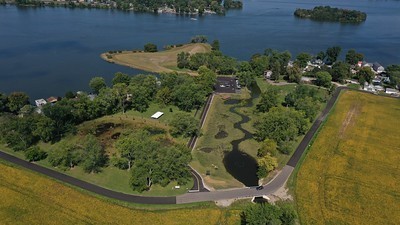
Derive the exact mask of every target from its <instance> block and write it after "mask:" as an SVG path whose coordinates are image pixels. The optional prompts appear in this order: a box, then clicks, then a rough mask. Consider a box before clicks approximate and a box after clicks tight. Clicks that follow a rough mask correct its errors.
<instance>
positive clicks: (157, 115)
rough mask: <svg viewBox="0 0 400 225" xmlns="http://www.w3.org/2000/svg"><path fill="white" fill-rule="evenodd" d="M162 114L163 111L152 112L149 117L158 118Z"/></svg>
mask: <svg viewBox="0 0 400 225" xmlns="http://www.w3.org/2000/svg"><path fill="white" fill-rule="evenodd" d="M162 115H164V113H163V112H156V113H154V114H153V115H152V116H151V118H153V119H158V118H160V117H161V116H162Z"/></svg>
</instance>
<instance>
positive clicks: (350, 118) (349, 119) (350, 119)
mask: <svg viewBox="0 0 400 225" xmlns="http://www.w3.org/2000/svg"><path fill="white" fill-rule="evenodd" d="M361 107H362V106H361V104H360V103H359V102H355V103H354V104H352V105H351V106H350V110H349V111H348V112H347V115H346V118H345V119H344V121H343V123H342V127H341V128H340V131H339V134H340V136H339V137H340V138H343V137H344V135H345V132H346V130H347V127H348V126H350V125H351V124H354V119H355V117H357V115H358V114H360V112H361Z"/></svg>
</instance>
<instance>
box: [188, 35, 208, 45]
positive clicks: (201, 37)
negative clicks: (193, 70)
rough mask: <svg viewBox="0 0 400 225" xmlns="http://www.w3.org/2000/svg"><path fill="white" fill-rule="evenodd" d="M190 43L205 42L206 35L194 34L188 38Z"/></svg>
mask: <svg viewBox="0 0 400 225" xmlns="http://www.w3.org/2000/svg"><path fill="white" fill-rule="evenodd" d="M190 42H191V43H206V42H207V36H205V35H196V36H194V37H192V39H191V40H190Z"/></svg>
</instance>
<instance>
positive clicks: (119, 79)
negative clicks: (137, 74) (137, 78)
mask: <svg viewBox="0 0 400 225" xmlns="http://www.w3.org/2000/svg"><path fill="white" fill-rule="evenodd" d="M130 81H131V77H130V76H129V75H128V74H125V73H121V72H117V73H115V74H114V78H113V79H112V84H113V86H114V85H116V84H125V85H129V83H130Z"/></svg>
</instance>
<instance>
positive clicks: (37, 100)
mask: <svg viewBox="0 0 400 225" xmlns="http://www.w3.org/2000/svg"><path fill="white" fill-rule="evenodd" d="M35 104H36V106H37V107H42V106H43V105H46V104H47V102H46V100H44V99H43V98H41V99H36V100H35Z"/></svg>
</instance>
